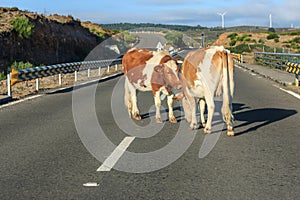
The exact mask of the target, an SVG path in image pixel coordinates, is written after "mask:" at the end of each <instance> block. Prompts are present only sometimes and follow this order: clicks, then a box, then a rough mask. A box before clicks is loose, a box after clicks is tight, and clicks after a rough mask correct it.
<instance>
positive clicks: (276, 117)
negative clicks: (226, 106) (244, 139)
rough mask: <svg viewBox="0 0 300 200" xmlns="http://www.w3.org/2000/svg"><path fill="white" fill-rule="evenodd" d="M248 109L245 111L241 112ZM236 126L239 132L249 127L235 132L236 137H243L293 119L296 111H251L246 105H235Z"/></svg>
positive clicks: (268, 109)
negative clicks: (276, 123) (284, 120)
mask: <svg viewBox="0 0 300 200" xmlns="http://www.w3.org/2000/svg"><path fill="white" fill-rule="evenodd" d="M244 109H247V110H245V111H241V110H244ZM233 111H234V118H235V124H237V122H241V123H238V125H236V126H234V128H235V130H238V129H240V128H243V127H248V126H250V127H249V128H247V129H246V130H243V131H240V132H235V136H238V135H242V134H245V133H250V132H252V131H255V130H257V129H259V128H262V127H264V126H267V125H269V124H272V123H275V122H278V121H281V120H283V119H286V118H288V117H291V116H293V115H295V114H297V111H296V110H288V109H282V108H258V109H251V108H250V107H248V106H245V105H244V104H233Z"/></svg>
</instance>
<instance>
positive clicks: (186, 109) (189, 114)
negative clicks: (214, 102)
mask: <svg viewBox="0 0 300 200" xmlns="http://www.w3.org/2000/svg"><path fill="white" fill-rule="evenodd" d="M182 107H183V111H184V116H185V120H186V121H187V122H188V123H191V121H192V112H191V108H190V104H189V102H188V100H187V99H186V98H185V97H184V98H183V99H182Z"/></svg>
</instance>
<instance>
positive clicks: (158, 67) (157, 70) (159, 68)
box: [154, 65, 163, 73]
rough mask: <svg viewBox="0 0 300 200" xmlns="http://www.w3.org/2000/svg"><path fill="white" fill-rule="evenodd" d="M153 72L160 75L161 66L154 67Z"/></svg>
mask: <svg viewBox="0 0 300 200" xmlns="http://www.w3.org/2000/svg"><path fill="white" fill-rule="evenodd" d="M154 71H156V72H158V73H162V72H163V66H162V65H157V66H155V67H154Z"/></svg>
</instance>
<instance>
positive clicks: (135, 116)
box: [132, 113, 142, 120]
mask: <svg viewBox="0 0 300 200" xmlns="http://www.w3.org/2000/svg"><path fill="white" fill-rule="evenodd" d="M132 117H133V119H135V120H141V119H142V117H141V115H139V114H137V113H136V114H134V115H133V116H132Z"/></svg>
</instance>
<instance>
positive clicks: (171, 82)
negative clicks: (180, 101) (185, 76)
mask: <svg viewBox="0 0 300 200" xmlns="http://www.w3.org/2000/svg"><path fill="white" fill-rule="evenodd" d="M154 71H155V72H156V73H158V74H159V76H160V81H159V82H163V85H165V86H166V87H172V88H174V89H176V90H178V89H181V87H182V86H181V81H180V80H179V76H178V71H179V68H178V66H177V63H176V62H175V61H174V60H169V61H167V62H165V63H163V64H160V65H157V66H156V67H155V68H154Z"/></svg>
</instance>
